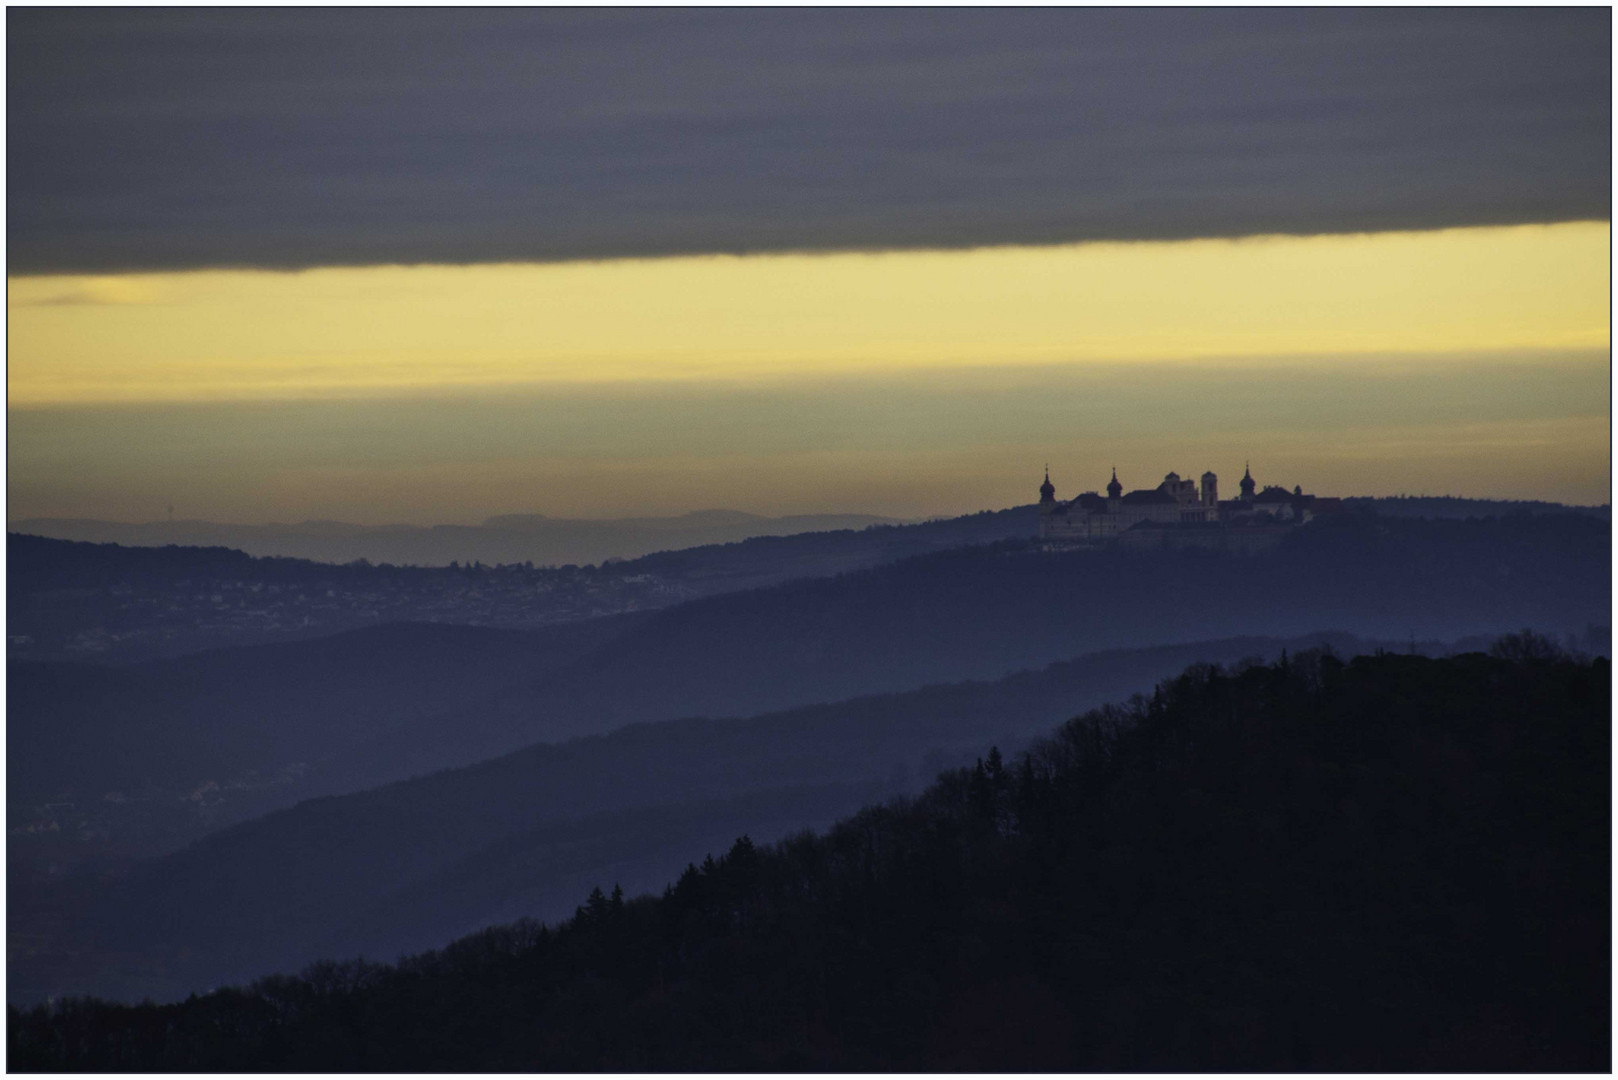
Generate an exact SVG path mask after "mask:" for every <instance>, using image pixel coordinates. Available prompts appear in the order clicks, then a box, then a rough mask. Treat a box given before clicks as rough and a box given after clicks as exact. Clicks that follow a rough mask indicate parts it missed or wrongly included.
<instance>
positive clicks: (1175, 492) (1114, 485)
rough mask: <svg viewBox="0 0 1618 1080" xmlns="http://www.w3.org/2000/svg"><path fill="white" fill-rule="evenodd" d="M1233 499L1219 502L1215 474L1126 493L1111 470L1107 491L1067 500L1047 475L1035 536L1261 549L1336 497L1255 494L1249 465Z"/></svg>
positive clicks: (1326, 509) (1279, 490) (1275, 490)
mask: <svg viewBox="0 0 1618 1080" xmlns="http://www.w3.org/2000/svg"><path fill="white" fill-rule="evenodd" d="M1238 488H1239V490H1240V492H1241V494H1239V495H1238V496H1237V497H1236V498H1234V499H1221V498H1220V497H1219V477H1218V476H1217V475H1215V474H1214V473H1212V472H1205V473H1203V474H1202V478H1201V483H1200V484H1199V483H1198V482H1197V481H1195V480H1182V479H1181V478H1180V474H1179V473H1175V472H1171V473H1169V474H1168V475H1167V476H1165V477H1163V482H1162V483H1161V484H1158V485H1157V486H1156V487H1153V488H1139V489H1137V490H1134V491H1130V492H1127V493H1126V492H1125V491H1124V486H1123V484H1122V483H1120V482H1119V480H1118V470H1117V469H1113V471H1112V479H1111V480H1110V481H1109V482H1108V483H1107V487H1106V494H1105V495H1102V494H1101V493H1100V492H1096V491H1086V492H1084V493H1082V494H1080V495H1077V496H1075V497H1074V498H1072V499H1069V500H1067V501H1065V502H1064V501H1062V500H1059V499H1057V497H1056V486H1055V485H1054V484H1052V483H1051V474H1050V470H1049V469H1048V468H1047V469H1046V470H1045V482H1044V483H1042V484H1041V485H1040V486H1039V511H1040V514H1039V538H1040V539H1041V540H1048V541H1052V542H1055V543H1059V544H1064V545H1072V544H1100V543H1107V544H1121V545H1125V546H1132V547H1152V548H1162V547H1209V548H1219V549H1224V550H1233V551H1256V550H1262V549H1264V548H1266V547H1270V546H1272V545H1274V544H1277V543H1279V542H1280V541H1281V540H1282V539H1283V538H1284V537H1285V536H1286V535H1287V534H1288V533H1289V532H1291V531H1292V530H1293V529H1295V528H1297V527H1299V526H1301V525H1305V524H1307V523H1308V522H1310V521H1312V520H1314V518H1315V517H1316V516H1317V515H1319V514H1329V513H1336V512H1338V511H1340V510H1341V509H1342V500H1341V499H1335V498H1325V497H1323V496H1319V495H1306V494H1304V491H1303V489H1302V488H1301V487H1294V488H1292V490H1290V491H1288V490H1287V489H1286V488H1284V487H1282V486H1280V485H1278V484H1271V485H1267V486H1266V487H1265V488H1264V489H1263V490H1259V488H1258V482H1257V481H1256V480H1254V479H1253V470H1252V466H1251V465H1249V466H1248V467H1247V469H1246V471H1245V472H1244V473H1243V475H1242V479H1241V482H1240V483H1239V484H1238Z"/></svg>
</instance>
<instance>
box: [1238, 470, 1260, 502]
mask: <svg viewBox="0 0 1618 1080" xmlns="http://www.w3.org/2000/svg"><path fill="white" fill-rule="evenodd" d="M1257 486H1258V485H1257V484H1255V483H1253V466H1252V464H1251V463H1249V464H1248V466H1247V471H1246V472H1245V473H1243V474H1242V502H1244V503H1250V502H1252V501H1253V489H1254V488H1255V487H1257Z"/></svg>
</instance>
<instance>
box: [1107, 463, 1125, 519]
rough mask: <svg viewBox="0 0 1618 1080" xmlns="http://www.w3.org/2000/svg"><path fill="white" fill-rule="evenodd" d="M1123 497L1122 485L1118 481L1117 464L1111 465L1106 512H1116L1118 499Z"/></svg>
mask: <svg viewBox="0 0 1618 1080" xmlns="http://www.w3.org/2000/svg"><path fill="white" fill-rule="evenodd" d="M1123 497H1124V485H1122V484H1120V483H1119V482H1118V466H1116V465H1114V466H1113V467H1112V483H1110V484H1108V485H1107V512H1108V513H1117V511H1118V500H1120V499H1122V498H1123Z"/></svg>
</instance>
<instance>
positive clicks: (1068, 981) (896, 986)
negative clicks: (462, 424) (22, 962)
mask: <svg viewBox="0 0 1618 1080" xmlns="http://www.w3.org/2000/svg"><path fill="white" fill-rule="evenodd" d="M1610 678H1611V676H1610V665H1609V663H1608V662H1607V661H1606V660H1604V659H1596V660H1594V661H1590V660H1583V659H1578V658H1570V657H1568V656H1566V655H1563V654H1561V653H1560V652H1559V650H1557V649H1556V648H1555V647H1554V646H1552V645H1551V644H1550V643H1549V642H1546V641H1544V640H1543V639H1540V638H1537V637H1535V636H1533V635H1516V636H1514V637H1513V638H1510V639H1507V640H1504V641H1502V642H1501V643H1500V644H1499V645H1498V646H1497V647H1496V649H1495V650H1494V655H1492V656H1488V655H1483V654H1477V653H1474V654H1467V655H1462V656H1457V657H1453V658H1450V659H1429V658H1425V657H1420V656H1407V655H1397V654H1389V653H1383V654H1379V655H1375V656H1369V657H1359V658H1356V659H1354V660H1352V661H1349V662H1347V663H1345V662H1344V661H1343V660H1341V659H1339V658H1337V657H1335V656H1333V655H1331V654H1330V653H1329V652H1321V651H1313V652H1308V653H1304V654H1301V655H1297V654H1295V655H1292V656H1290V657H1287V658H1283V659H1282V660H1281V661H1279V662H1277V663H1275V664H1271V665H1256V666H1249V667H1245V668H1242V669H1237V670H1229V669H1224V668H1220V667H1217V666H1211V665H1197V666H1194V667H1192V668H1190V669H1188V670H1187V671H1186V672H1185V673H1184V674H1183V675H1181V676H1180V677H1178V678H1176V679H1173V680H1170V681H1168V682H1165V683H1164V684H1162V685H1161V686H1160V687H1159V688H1158V690H1157V691H1156V692H1155V693H1154V694H1153V695H1152V696H1151V697H1149V698H1148V697H1140V696H1137V697H1136V698H1134V699H1132V700H1131V702H1129V703H1128V704H1127V705H1123V706H1109V707H1106V708H1102V709H1099V710H1095V711H1092V712H1089V713H1086V714H1085V715H1083V716H1080V717H1078V718H1077V719H1075V720H1073V721H1071V722H1069V723H1067V724H1065V725H1063V726H1062V727H1061V728H1060V729H1059V730H1058V731H1057V732H1056V733H1055V734H1054V735H1053V736H1052V737H1050V738H1048V739H1045V740H1043V741H1040V742H1038V743H1037V744H1035V745H1034V746H1033V747H1032V748H1031V749H1030V751H1029V752H1028V753H1027V754H1026V755H1021V756H1017V757H1013V758H1007V757H1005V756H1003V755H1002V754H1001V753H1000V752H999V751H998V750H991V751H989V752H988V753H987V754H986V755H985V756H984V757H982V758H979V759H978V760H977V762H976V764H975V765H974V766H972V767H970V768H965V769H959V770H955V771H952V772H949V773H946V774H945V775H943V776H942V777H941V778H940V779H939V781H938V783H937V784H935V785H934V786H932V787H931V788H929V789H928V790H927V791H926V792H925V793H923V794H922V795H921V796H919V797H917V798H914V799H902V800H899V801H896V802H890V803H888V804H885V805H882V806H873V807H871V808H869V809H867V810H864V811H862V812H861V813H859V814H858V815H856V816H854V817H852V818H850V819H848V820H846V821H844V822H842V823H841V824H839V825H837V826H836V827H835V828H833V829H831V830H830V831H829V832H827V833H826V834H824V835H821V836H814V835H808V834H801V835H798V836H795V837H791V838H789V839H786V840H784V841H782V842H780V843H778V844H775V845H769V846H760V845H758V844H755V843H754V842H753V841H751V840H750V839H748V838H747V837H743V838H741V839H739V840H737V841H736V842H735V843H734V844H733V845H731V846H730V848H729V850H728V852H726V853H725V854H723V855H722V856H720V857H717V858H716V857H714V856H713V855H711V854H710V855H708V856H707V857H706V858H703V859H701V865H700V866H699V865H697V863H696V859H697V856H698V854H699V853H698V852H696V851H693V852H692V859H693V862H692V864H691V865H690V866H689V867H688V869H687V870H686V871H685V872H684V873H683V874H681V875H679V877H678V879H677V880H675V881H672V882H670V884H669V885H668V887H667V888H665V889H664V890H663V891H662V894H661V895H660V896H655V895H654V896H645V897H640V898H636V899H626V898H625V897H624V894H623V892H622V890H620V889H617V888H612V887H610V885H609V883H607V882H603V883H602V885H601V887H600V888H596V889H594V890H593V891H591V892H590V894H589V896H588V898H586V899H585V900H584V902H583V903H582V904H581V905H580V907H579V908H578V911H577V913H576V914H575V915H574V917H573V918H572V919H570V920H568V921H566V922H564V923H562V924H561V925H557V926H541V925H539V924H535V923H518V924H515V925H512V926H508V927H504V928H500V929H494V930H489V931H486V932H484V933H481V934H478V935H475V936H474V937H471V938H467V939H464V940H461V941H458V942H456V943H455V944H453V945H451V946H449V947H448V948H446V949H444V950H442V951H439V952H433V953H427V954H422V955H418V956H414V957H411V958H408V959H405V960H403V961H401V962H400V963H398V964H397V965H394V966H378V965H375V964H367V963H364V962H345V963H331V962H326V963H321V964H317V965H314V966H313V967H311V968H309V969H308V970H307V971H305V972H304V974H303V975H301V976H298V977H285V976H277V977H274V978H266V979H261V980H259V981H258V982H256V983H254V984H253V985H251V986H250V987H247V988H245V989H242V990H226V991H219V992H215V993H210V994H207V995H205V996H201V997H193V998H191V999H188V1000H187V1001H185V1002H182V1003H178V1004H174V1005H168V1006H153V1005H145V1006H140V1007H129V1006H113V1005H107V1004H104V1003H101V1002H97V1001H92V1000H85V999H69V1000H65V1001H62V1002H58V1003H56V1004H55V1005H52V1006H49V1007H40V1008H36V1009H33V1010H31V1011H28V1012H22V1011H19V1010H17V1009H16V1008H15V1007H13V1008H12V1009H11V1010H10V1011H9V1013H8V1020H9V1040H10V1051H11V1064H12V1067H14V1068H20V1069H24V1070H76V1071H85V1070H93V1071H127V1070H142V1071H153V1070H162V1071H189V1070H198V1069H201V1070H210V1069H211V1070H241V1069H272V1070H288V1071H296V1070H311V1069H312V1070H328V1071H348V1070H378V1069H380V1070H409V1071H423V1070H427V1071H436V1070H467V1071H470V1070H483V1069H494V1070H500V1071H519V1070H565V1071H591V1070H606V1071H661V1070H737V1069H739V1070H779V1069H810V1070H826V1071H831V1070H859V1071H918V1070H955V1069H964V1070H968V1071H1019V1070H1105V1071H1133V1070H1146V1071H1191V1070H1217V1071H1226V1070H1235V1071H1269V1070H1282V1071H1298V1070H1311V1071H1341V1070H1347V1071H1390V1070H1391V1071H1448V1070H1463V1071H1485V1070H1486V1071H1501V1070H1507V1071H1515V1070H1528V1071H1597V1072H1599V1071H1604V1070H1605V1069H1606V1068H1608V1066H1609V1064H1610V1051H1611V1047H1610V1029H1609V1018H1610V1012H1609V1010H1610V944H1611V942H1610V922H1609V916H1610V909H1609V904H1610V857H1609V853H1610V842H1611V836H1610V824H1609V815H1610V807H1611V797H1610V790H1609V786H1608V782H1609V776H1608V769H1609V762H1610V750H1611V740H1610V734H1611V732H1610V716H1611V713H1610V709H1611V701H1610V696H1609V686H1610ZM609 889H610V891H609Z"/></svg>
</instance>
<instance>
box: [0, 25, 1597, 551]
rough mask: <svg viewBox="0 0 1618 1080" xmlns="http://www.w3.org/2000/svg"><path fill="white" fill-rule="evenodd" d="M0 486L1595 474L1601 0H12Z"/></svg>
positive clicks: (626, 494) (151, 494)
mask: <svg viewBox="0 0 1618 1080" xmlns="http://www.w3.org/2000/svg"><path fill="white" fill-rule="evenodd" d="M7 29H8V35H7V42H8V44H7V49H8V56H7V60H8V71H7V90H8V163H9V166H10V172H9V178H8V188H7V242H8V252H9V258H8V280H7V286H8V288H7V314H8V332H7V345H8V359H9V363H8V376H7V390H8V410H7V415H8V439H7V447H8V459H7V460H8V464H7V475H8V493H9V503H8V516H9V518H10V519H11V520H14V521H15V520H19V519H21V518H26V517H35V516H79V517H101V518H107V519H117V520H153V519H156V518H159V517H161V516H163V514H164V513H165V512H166V508H167V506H169V505H170V504H172V505H174V506H175V508H176V515H177V516H182V517H190V518H209V519H213V520H222V521H267V520H283V521H284V520H300V519H304V518H336V519H341V520H349V521H361V522H369V523H380V522H389V521H411V522H416V523H423V524H425V523H432V522H439V521H443V522H448V521H476V520H481V519H482V518H483V517H486V516H489V515H492V514H499V513H513V512H538V513H548V514H554V515H557V516H583V517H605V516H616V515H620V514H625V515H627V514H645V513H681V512H685V511H689V510H695V509H702V508H707V507H716V506H726V507H734V508H737V509H743V510H750V511H753V512H759V513H803V512H816V511H839V510H841V511H862V512H872V513H884V514H892V515H895V516H924V515H930V514H940V513H958V512H969V511H972V510H977V509H984V508H992V507H1000V506H1007V505H1015V504H1019V503H1023V502H1028V501H1032V499H1033V498H1034V488H1035V487H1037V484H1038V482H1039V479H1040V476H1041V473H1040V470H1041V469H1042V467H1043V466H1044V465H1045V464H1046V463H1047V462H1049V464H1050V465H1051V470H1052V479H1053V481H1055V482H1056V484H1057V487H1058V495H1059V496H1065V495H1071V494H1076V493H1077V492H1078V491H1080V490H1089V489H1094V488H1097V487H1099V486H1101V485H1102V484H1104V483H1105V480H1106V473H1107V470H1108V469H1110V468H1111V466H1112V465H1113V464H1115V463H1116V464H1117V465H1118V467H1119V470H1120V478H1121V479H1124V480H1125V482H1126V484H1127V485H1128V486H1131V487H1133V486H1151V485H1152V484H1155V482H1156V481H1157V480H1158V479H1159V478H1160V477H1161V476H1162V474H1164V473H1166V472H1167V471H1169V470H1170V469H1174V470H1176V471H1178V472H1180V473H1182V474H1187V475H1196V474H1200V473H1201V472H1202V471H1203V470H1204V469H1209V468H1211V469H1213V470H1215V471H1216V472H1219V473H1220V474H1221V475H1226V474H1228V475H1229V477H1230V480H1231V482H1233V481H1234V479H1235V478H1236V477H1237V476H1239V475H1240V471H1241V468H1242V467H1243V465H1244V463H1245V462H1246V461H1247V460H1252V461H1253V462H1254V472H1255V476H1258V477H1259V478H1260V480H1261V482H1269V481H1271V480H1273V481H1274V482H1280V483H1285V484H1286V485H1287V486H1292V485H1293V484H1301V485H1302V486H1303V487H1304V488H1305V489H1306V490H1314V491H1319V492H1320V493H1323V494H1342V495H1351V494H1397V493H1410V494H1418V493H1427V494H1457V495H1468V496H1474V497H1499V498H1547V499H1555V500H1560V501H1571V502H1582V503H1599V502H1606V501H1608V498H1609V495H1608V492H1609V489H1610V457H1609V449H1608V448H1609V443H1610V430H1611V421H1610V385H1611V379H1610V363H1609V361H1610V331H1609V325H1610V295H1611V290H1610V270H1609V267H1610V258H1609V252H1610V242H1611V241H1610V232H1611V230H1610V195H1609V193H1610V188H1611V180H1610V161H1611V142H1610V130H1611V106H1610V74H1611V62H1610V44H1611V19H1610V12H1609V11H1607V10H1606V9H1576V10H1559V11H1542V10H1510V11H1504V10H1456V9H1444V10H1424V11H1399V10H1386V9H1382V10H1371V11H1350V10H1321V11H1266V10H1128V11H1100V10H1076V11H1075V10H1067V11H1055V10H1028V11H989V10H971V11H966V10H946V11H924V10H913V9H912V10H906V9H896V10H883V11H861V10H850V9H843V10H822V11H801V10H800V11H727V10H712V11H696V12H690V11H669V10H654V11H589V10H548V11H537V12H535V11H518V10H484V11H453V10H394V11H362V10H347V9H345V10H308V9H303V10H270V11H255V12H238V11H222V10H213V11H195V10H184V11H167V12H153V11H132V10H97V11H86V10H75V9H60V8H58V9H8V12H7Z"/></svg>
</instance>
